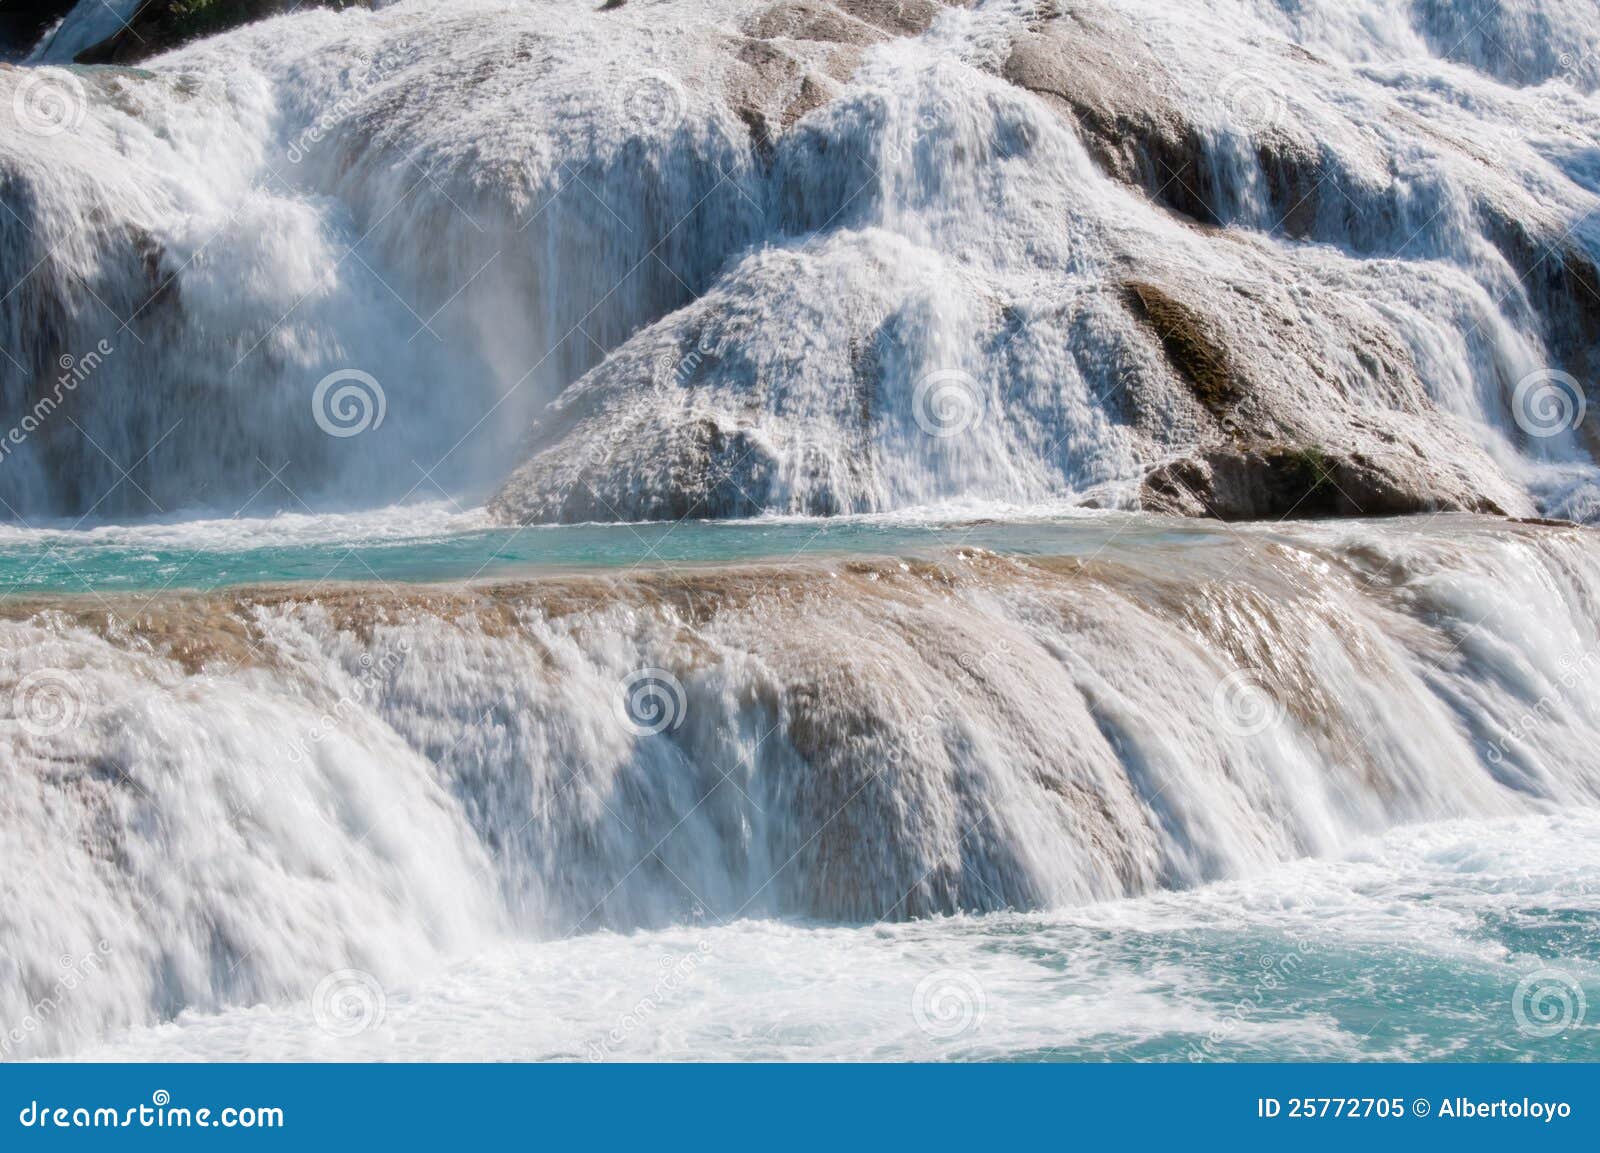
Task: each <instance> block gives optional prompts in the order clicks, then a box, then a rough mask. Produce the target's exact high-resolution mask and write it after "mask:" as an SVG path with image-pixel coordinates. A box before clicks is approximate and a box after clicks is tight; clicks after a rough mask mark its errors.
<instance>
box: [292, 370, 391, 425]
mask: <svg viewBox="0 0 1600 1153" xmlns="http://www.w3.org/2000/svg"><path fill="white" fill-rule="evenodd" d="M388 410H389V401H388V397H387V396H385V395H384V391H383V385H381V384H379V383H378V379H377V377H375V376H373V375H372V374H371V373H370V372H362V371H361V370H360V369H359V368H341V369H339V370H338V371H337V372H330V373H329V374H328V375H327V376H325V377H323V378H322V379H321V380H319V381H318V382H317V387H316V389H315V390H314V391H313V392H312V394H311V415H312V416H313V417H314V418H315V419H316V422H317V427H318V428H320V429H321V430H322V431H323V432H325V433H327V434H328V435H329V436H334V437H338V438H339V439H341V440H343V439H346V438H348V437H352V436H360V435H361V434H362V433H364V432H366V431H367V430H368V429H369V428H370V429H377V428H381V427H382V426H383V417H384V414H385V413H386V412H388Z"/></svg>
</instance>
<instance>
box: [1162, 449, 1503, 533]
mask: <svg viewBox="0 0 1600 1153" xmlns="http://www.w3.org/2000/svg"><path fill="white" fill-rule="evenodd" d="M1141 502H1142V505H1143V507H1144V508H1145V509H1146V510H1147V511H1151V512H1167V513H1176V514H1178V515H1182V516H1202V517H1215V518H1217V519H1218V520H1262V519H1272V520H1281V519H1287V518H1291V517H1293V518H1312V517H1340V516H1402V515H1407V514H1411V513H1422V512H1446V511H1450V512H1463V511H1468V512H1483V513H1494V514H1503V513H1504V511H1505V510H1504V509H1502V508H1501V507H1500V506H1499V505H1497V504H1496V503H1495V502H1494V501H1493V500H1491V499H1489V498H1488V497H1486V496H1483V495H1481V494H1479V493H1476V492H1474V491H1473V490H1472V488H1471V486H1470V484H1469V483H1467V482H1466V481H1465V478H1462V477H1459V476H1451V475H1449V474H1448V473H1446V474H1445V475H1442V476H1441V475H1440V474H1439V473H1438V472H1437V471H1436V470H1432V469H1429V468H1427V467H1426V465H1425V462H1422V461H1419V460H1415V459H1412V460H1409V461H1408V460H1407V459H1406V457H1405V456H1404V455H1402V454H1398V453H1391V454H1386V455H1385V456H1384V457H1382V458H1374V457H1372V456H1369V455H1367V454H1365V453H1362V452H1350V453H1347V454H1337V453H1328V452H1325V451H1323V450H1321V449H1318V448H1314V447H1307V446H1303V445H1267V446H1263V447H1260V448H1238V449H1211V450H1208V451H1206V452H1203V453H1200V454H1198V455H1196V456H1192V457H1188V458H1185V459H1183V460H1180V461H1176V462H1173V463H1170V464H1165V465H1162V466H1160V467H1159V468H1157V469H1155V470H1154V471H1153V472H1151V473H1150V475H1149V476H1147V477H1146V478H1145V481H1144V485H1143V489H1142V492H1141Z"/></svg>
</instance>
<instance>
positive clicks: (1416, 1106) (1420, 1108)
mask: <svg viewBox="0 0 1600 1153" xmlns="http://www.w3.org/2000/svg"><path fill="white" fill-rule="evenodd" d="M1431 1107H1432V1106H1430V1105H1429V1104H1428V1100H1427V1098H1426V1097H1418V1098H1417V1099H1416V1100H1415V1101H1413V1102H1411V1111H1412V1112H1413V1113H1415V1114H1416V1115H1417V1116H1418V1117H1426V1116H1427V1115H1428V1110H1429V1109H1430V1108H1431Z"/></svg>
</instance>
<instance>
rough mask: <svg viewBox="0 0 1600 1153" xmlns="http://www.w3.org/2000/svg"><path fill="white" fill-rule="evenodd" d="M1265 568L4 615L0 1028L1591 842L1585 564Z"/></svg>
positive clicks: (252, 600)
mask: <svg viewBox="0 0 1600 1153" xmlns="http://www.w3.org/2000/svg"><path fill="white" fill-rule="evenodd" d="M1244 531H1245V535H1244V536H1242V537H1233V536H1229V535H1224V536H1217V535H1215V534H1202V535H1189V536H1185V535H1182V534H1179V535H1177V536H1173V537H1170V538H1168V539H1167V540H1166V541H1165V542H1163V540H1162V537H1161V535H1160V534H1159V533H1149V532H1145V531H1143V530H1134V532H1133V534H1132V539H1130V540H1128V541H1127V542H1126V543H1125V544H1122V545H1113V546H1111V547H1109V548H1107V549H1106V550H1104V551H1101V552H1099V553H1098V554H1097V555H1096V556H1095V558H1094V559H1093V560H1091V561H1090V562H1088V563H1085V562H1083V561H1081V560H1064V561H1056V560H1049V559H1039V560H1035V561H1023V560H1019V559H1005V558H1001V557H997V556H994V555H993V554H988V553H984V552H982V551H977V552H972V551H969V552H967V553H965V554H963V555H961V556H959V557H952V558H951V559H949V560H947V561H943V562H939V563H932V562H918V563H917V564H914V565H913V564H909V563H900V562H892V561H872V560H859V561H849V562H837V563H830V562H810V563H806V564H804V565H801V566H799V567H796V566H794V565H789V566H785V567H782V568H776V567H762V566H756V567H750V568H733V569H716V570H710V571H706V572H703V573H701V574H699V575H692V574H682V575H673V574H667V573H661V574H656V575H647V574H642V573H641V574H636V575H633V576H628V577H623V578H620V579H611V578H604V579H595V578H588V577H569V578H556V577H549V578H541V579H540V580H538V581H535V582H533V583H531V584H520V585H519V584H510V585H492V586H476V587H458V586H441V587H437V588H430V587H428V586H420V587H414V588H412V589H410V590H409V591H407V590H401V589H392V590H388V591H385V590H383V589H381V588H361V589H351V590H349V591H348V592H346V593H340V592H338V591H336V590H335V591H323V592H320V593H317V592H304V593H302V592H297V591H295V590H294V589H293V588H288V589H285V590H284V591H283V592H281V593H273V594H263V593H255V594H238V595H226V594H220V593H218V594H199V593H196V594H186V595H184V596H182V597H178V598H175V599H172V600H170V601H163V602H160V603H159V604H154V605H148V606H147V607H146V608H145V610H144V611H143V612H142V613H141V614H139V615H138V616H137V617H134V616H132V615H129V614H125V613H122V612H118V611H117V609H116V606H114V605H113V606H112V607H113V612H114V613H115V614H116V615H115V616H114V617H112V618H111V619H114V620H115V619H127V620H129V621H130V622H134V623H133V624H132V627H131V628H128V627H124V626H121V625H114V626H110V627H108V626H107V625H106V624H105V621H106V620H107V617H106V614H105V613H104V612H103V611H97V610H99V609H100V606H98V605H96V606H95V607H92V608H91V607H89V606H88V605H85V606H82V609H81V611H76V612H68V613H61V614H55V615H53V616H48V617H39V616H37V615H36V614H34V613H33V612H31V611H30V610H29V609H28V607H27V606H26V605H25V604H24V605H21V606H20V607H16V608H13V609H11V610H9V611H8V613H7V616H8V618H9V619H8V620H6V621H5V623H3V624H0V637H3V644H0V699H6V700H11V701H13V702H16V709H17V712H16V715H15V716H14V717H13V718H12V719H10V720H7V721H5V722H0V765H3V766H4V773H5V775H6V780H5V792H6V795H7V796H8V797H9V798H11V803H10V804H9V805H8V807H7V808H6V811H5V814H4V817H3V822H4V823H3V826H0V836H3V839H4V842H5V843H6V845H7V846H8V849H7V857H8V860H9V861H10V862H11V865H10V866H9V867H8V868H7V870H6V874H5V879H4V881H3V882H0V886H3V895H4V901H3V902H0V910H3V912H0V943H3V944H4V952H3V955H4V957H5V958H6V960H5V962H4V966H5V968H4V970H3V971H0V977H3V980H0V996H3V997H4V998H5V1000H4V1004H3V1006H0V1008H3V1009H4V1010H5V1013H6V1015H7V1016H6V1019H8V1020H15V1019H20V1017H21V1016H22V1015H23V1014H24V1013H25V1012H26V1006H27V1005H28V1003H29V1002H31V1001H36V1000H37V999H38V997H39V996H40V995H41V994H42V992H43V991H44V990H46V989H47V988H48V986H49V984H50V982H51V981H52V980H53V979H54V978H55V977H56V976H57V971H58V965H59V958H60V957H61V956H63V955H64V954H71V955H73V956H78V955H80V954H83V955H93V956H95V957H96V958H97V963H98V965H99V966H100V969H99V971H98V975H97V977H96V979H95V980H93V981H85V982H84V983H83V985H84V987H83V988H82V989H81V990H79V991H78V992H77V993H76V994H75V995H74V996H72V997H70V998H64V999H63V1002H62V1009H61V1012H60V1015H59V1016H58V1017H55V1018H52V1019H51V1020H50V1021H49V1022H48V1023H47V1028H46V1029H45V1030H43V1031H42V1032H41V1034H40V1036H39V1037H37V1038H34V1039H33V1040H34V1044H35V1046H36V1048H35V1049H33V1050H31V1051H32V1052H34V1053H36V1054H37V1053H40V1052H50V1051H59V1050H61V1049H63V1048H71V1047H75V1046H77V1045H81V1044H82V1043H84V1042H86V1041H88V1040H91V1039H92V1038H93V1037H94V1036H95V1035H97V1033H99V1032H100V1031H103V1030H104V1029H106V1028H108V1027H114V1026H117V1025H127V1024H139V1023H144V1022H150V1021H158V1020H163V1019H166V1018H168V1017H171V1016H172V1015H174V1014H176V1013H177V1012H179V1011H181V1010H184V1009H200V1010H215V1009H218V1008H222V1007H225V1006H227V1005H249V1004H254V1003H257V1002H263V1001H266V1002H270V1001H278V1000H282V999H285V998H295V997H303V996H306V995H308V994H309V992H310V989H309V987H308V986H309V983H312V982H314V981H315V980H316V979H317V978H319V977H320V976H321V975H323V974H325V973H328V972H332V971H337V970H342V969H344V968H347V967H350V968H355V969H359V970H361V971H365V972H371V973H375V974H377V975H378V976H379V977H380V978H381V979H382V980H384V981H385V982H391V981H396V982H403V981H405V980H406V979H407V978H408V977H412V976H414V975H415V974H417V973H419V972H427V971H428V970H429V968H430V967H437V966H438V965H439V964H442V963H443V962H444V961H445V960H447V959H449V958H454V957H462V956H469V955H472V954H473V953H474V952H476V951H478V950H481V949H482V948H484V947H485V945H486V944H488V943H492V942H494V941H498V940H508V939H526V938H532V939H552V938H562V937H567V936H571V935H573V934H584V933H591V932H594V931H597V930H603V929H616V930H633V929H639V928H649V927H660V926H666V925H671V924H689V923H694V922H695V921H696V920H697V919H702V918H703V919H707V920H711V921H716V922H721V921H725V920H727V919H729V918H735V917H758V916H789V917H801V918H810V919H819V920H823V921H833V922H846V923H855V922H874V921H888V922H895V921H902V920H905V919H907V918H914V917H927V916H930V915H935V914H941V913H954V912H958V911H968V912H982V911H994V910H1004V909H1050V908H1062V907H1070V906H1077V905H1082V904H1084V903H1086V902H1093V901H1100V900H1106V899H1111V898H1119V897H1129V896H1136V895H1139V894H1146V893H1150V892H1153V891H1157V890H1161V889H1174V888H1177V889H1184V888H1190V887H1193V886H1195V885H1200V884H1203V883H1207V882H1213V881H1218V880H1224V879H1228V878H1241V877H1250V876H1255V875H1258V874H1260V873H1261V872H1263V871H1264V870H1266V869H1268V868H1269V867H1271V866H1272V865H1274V864H1275V863H1277V862H1281V861H1285V860H1290V859H1293V858H1296V857H1301V856H1305V855H1329V854H1336V853H1338V852H1339V851H1341V850H1343V849H1345V848H1348V847H1349V846H1350V845H1352V844H1354V843H1356V842H1357V840H1358V839H1359V838H1361V837H1362V836H1367V835H1371V834H1374V833H1378V832H1382V831H1383V830H1386V829H1389V828H1391V827H1393V826H1395V825H1398V824H1406V823H1414V822H1424V821H1439V820H1446V819H1450V818H1458V817H1504V816H1510V815H1516V814H1533V813H1544V812H1556V811H1561V810H1564V809H1567V808H1569V807H1572V806H1593V805H1595V804H1596V802H1597V800H1600V768H1597V766H1596V764H1595V762H1594V759H1593V757H1592V755H1591V754H1590V752H1589V750H1591V749H1592V748H1593V746H1594V743H1595V741H1596V740H1597V739H1600V708H1597V707H1596V705H1595V703H1594V702H1593V700H1592V699H1591V696H1590V695H1589V694H1587V693H1586V692H1585V691H1584V686H1585V685H1587V684H1588V683H1589V681H1590V679H1591V678H1592V674H1593V671H1594V664H1595V661H1596V659H1597V658H1596V653H1597V652H1600V602H1596V600H1595V598H1594V595H1593V590H1594V589H1595V588H1600V551H1597V550H1596V548H1595V546H1594V544H1593V542H1592V541H1591V540H1590V538H1589V535H1588V533H1587V532H1586V531H1584V530H1576V529H1569V530H1565V531H1561V530H1550V529H1540V528H1526V529H1521V530H1517V531H1506V530H1503V529H1501V528H1498V527H1497V526H1495V525H1494V524H1493V523H1492V522H1484V521H1473V520H1468V519H1456V520H1449V519H1447V520H1445V521H1441V522H1438V523H1437V524H1436V526H1435V527H1434V528H1433V529H1431V530H1427V531H1419V530H1418V529H1416V528H1413V527H1401V526H1397V527H1394V528H1388V527H1383V526H1378V525H1369V524H1356V525H1351V526H1348V527H1338V526H1329V527H1327V528H1322V529H1315V530H1313V529H1305V530H1297V531H1295V532H1293V533H1289V532H1281V531H1276V532H1275V531H1266V530H1254V529H1251V530H1244ZM130 607H131V606H130ZM1154 717H1159V718H1161V724H1160V725H1159V727H1153V726H1152V725H1151V724H1150V718H1154Z"/></svg>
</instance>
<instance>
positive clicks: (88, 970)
mask: <svg viewBox="0 0 1600 1153" xmlns="http://www.w3.org/2000/svg"><path fill="white" fill-rule="evenodd" d="M110 955H111V942H110V941H106V940H100V941H96V942H95V946H94V948H93V949H91V950H90V951H89V952H87V953H83V954H74V953H64V954H62V956H61V958H60V961H59V967H60V970H61V971H60V972H59V973H57V974H56V977H55V980H54V981H53V982H51V985H50V988H49V989H48V990H47V991H46V992H45V994H44V996H42V997H40V998H39V999H38V1000H36V1001H34V1003H33V1005H32V1006H31V1007H30V1008H29V1009H28V1012H27V1013H26V1014H25V1015H24V1016H23V1018H22V1020H20V1021H14V1022H9V1023H8V1024H7V1026H6V1030H5V1032H4V1033H3V1034H0V1059H3V1058H7V1057H10V1056H11V1055H12V1054H13V1052H15V1051H16V1050H17V1049H18V1048H19V1047H20V1046H23V1045H26V1044H27V1043H28V1042H29V1041H30V1040H32V1039H33V1036H34V1034H36V1033H38V1032H39V1031H40V1030H41V1029H43V1028H44V1027H45V1026H46V1025H47V1024H49V1022H50V1019H51V1018H52V1017H54V1016H55V1015H56V1014H57V1013H58V1012H59V1011H60V1009H61V1006H62V1003H63V1002H64V1001H65V1000H66V999H67V998H68V997H69V996H70V995H71V994H72V992H73V991H74V990H76V989H79V988H81V987H82V986H83V985H84V984H85V983H86V982H87V981H88V980H89V978H90V977H92V976H95V975H96V974H98V973H99V972H100V970H101V967H102V966H103V965H104V964H105V959H106V958H107V957H109V956H110Z"/></svg>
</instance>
